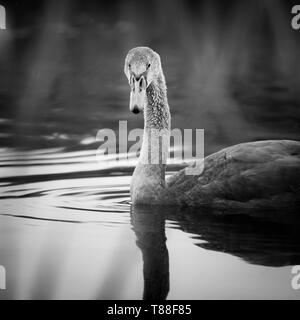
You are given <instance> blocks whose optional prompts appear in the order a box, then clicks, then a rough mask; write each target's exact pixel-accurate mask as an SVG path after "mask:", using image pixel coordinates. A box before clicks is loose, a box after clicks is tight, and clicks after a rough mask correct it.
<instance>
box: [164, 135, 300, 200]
mask: <svg viewBox="0 0 300 320" xmlns="http://www.w3.org/2000/svg"><path fill="white" fill-rule="evenodd" d="M187 172H188V171H187V168H184V169H182V170H181V171H179V172H178V173H176V174H175V175H174V176H171V177H170V178H169V179H168V180H167V181H166V187H167V190H168V194H170V195H172V198H173V199H175V200H176V202H178V203H181V204H187V205H189V206H190V205H195V206H198V205H214V204H216V205H220V206H222V205H228V204H230V205H232V204H233V203H235V204H237V205H241V206H243V205H249V203H251V202H252V203H254V202H256V203H260V204H261V205H266V204H267V203H269V204H270V203H277V202H276V201H275V198H276V199H277V200H278V199H279V200H280V199H283V198H285V199H286V200H287V201H290V200H293V201H294V200H295V199H296V197H295V196H297V199H299V190H300V142H298V141H290V140H267V141H258V142H249V143H242V144H238V145H234V146H231V147H228V148H226V149H223V150H220V151H218V152H216V153H214V154H212V155H210V156H208V157H206V158H205V159H204V169H203V171H202V172H201V173H200V174H198V175H188V174H187ZM274 201H275V202H274ZM297 201H298V200H297Z"/></svg>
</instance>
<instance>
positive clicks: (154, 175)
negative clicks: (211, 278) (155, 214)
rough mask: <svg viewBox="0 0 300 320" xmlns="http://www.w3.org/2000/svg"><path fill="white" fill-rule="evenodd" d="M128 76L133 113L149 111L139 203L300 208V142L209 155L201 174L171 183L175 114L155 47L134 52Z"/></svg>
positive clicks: (135, 196)
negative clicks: (169, 169) (169, 163)
mask: <svg viewBox="0 0 300 320" xmlns="http://www.w3.org/2000/svg"><path fill="white" fill-rule="evenodd" d="M124 72H125V75H126V77H127V79H128V82H129V85H130V87H131V92H130V110H131V111H132V112H133V113H139V112H141V111H143V112H144V135H143V143H142V148H141V153H140V157H139V162H138V164H137V166H136V168H135V170H134V173H133V176H132V180H131V186H130V192H131V199H132V203H133V204H134V205H137V204H146V205H150V204H151V205H152V204H160V205H162V204H168V205H187V206H203V205H204V206H209V207H217V208H228V207H229V208H238V209H240V208H247V209H249V208H250V209H253V208H260V209H261V208H269V207H270V208H274V207H277V208H279V207H281V208H282V207H287V206H288V207H291V206H293V205H297V206H298V205H299V204H300V200H299V193H300V192H299V191H300V142H298V141H289V140H268V141H257V142H249V143H241V144H238V145H234V146H231V147H228V148H226V149H223V150H221V151H219V152H216V153H214V154H212V155H210V156H208V157H206V158H205V160H204V170H203V172H201V173H200V174H196V175H190V174H187V169H183V170H181V171H179V172H178V173H176V174H175V175H174V176H172V177H171V178H170V179H169V180H168V181H167V182H165V170H166V161H167V157H168V151H169V137H170V127H171V116H170V111H169V105H168V99H167V88H166V83H165V77H164V74H163V71H162V67H161V61H160V57H159V55H158V54H157V53H156V52H154V51H153V50H152V49H150V48H147V47H137V48H134V49H132V50H130V51H129V53H128V54H127V56H126V59H125V67H124ZM189 172H190V170H189Z"/></svg>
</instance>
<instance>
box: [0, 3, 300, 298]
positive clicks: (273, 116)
mask: <svg viewBox="0 0 300 320" xmlns="http://www.w3.org/2000/svg"><path fill="white" fill-rule="evenodd" d="M0 4H1V5H3V6H5V8H6V13H7V29H6V30H0V264H1V265H3V266H5V268H6V270H7V290H6V291H3V290H2V291H1V292H0V300H1V299H9V298H13V299H24V298H25V299H34V298H38V299H49V298H56V299H66V298H67V299H68V298H72V299H74V298H84V299H86V298H93V299H94V298H97V299H100V298H101V299H111V298H113V299H131V298H135V299H141V298H142V296H143V290H145V291H144V296H147V295H146V293H145V292H146V291H147V290H149V288H150V287H151V285H152V284H153V285H154V287H153V288H154V289H155V290H156V289H157V287H156V284H157V283H162V284H163V285H164V287H163V288H162V289H163V296H166V295H167V294H168V298H170V299H189V298H190V299H202V298H205V299H207V298H221V299H224V298H225V299H228V298H229V299H230V298H248V299H249V298H250V299H252V298H258V299H261V298H270V299H275V298H290V299H291V298H293V299H299V292H297V291H295V290H293V289H292V287H291V267H290V266H291V265H294V264H299V248H300V244H299V222H298V223H295V222H294V220H289V219H287V215H286V212H285V213H284V215H282V216H281V217H282V219H279V222H276V223H274V225H273V224H270V222H266V224H261V223H262V221H260V220H259V221H258V223H257V222H256V220H255V219H250V220H249V219H246V218H245V219H243V218H238V219H237V220H234V219H233V218H230V219H229V220H227V219H226V218H225V219H223V220H222V219H219V218H218V216H220V217H221V215H218V214H217V215H216V217H217V218H216V220H215V218H214V215H213V214H212V212H208V213H207V218H206V216H205V211H203V210H202V209H199V210H198V211H197V210H196V212H194V214H192V213H191V212H187V211H184V210H183V209H182V210H181V209H178V210H177V211H176V210H174V209H173V208H170V209H169V210H167V209H166V208H165V209H164V210H161V211H160V209H158V212H157V213H155V210H154V209H152V208H151V207H150V208H149V209H148V210H145V212H139V211H138V210H137V211H132V208H131V206H130V204H131V203H130V192H129V184H130V179H131V172H132V170H133V167H134V164H135V161H136V159H129V160H130V161H128V162H126V161H125V162H124V161H123V162H122V161H120V162H119V163H117V164H111V163H109V161H108V160H109V159H108V160H107V159H106V158H105V156H103V157H98V158H97V159H96V157H95V154H96V150H97V149H98V147H99V146H100V145H101V142H99V141H96V134H97V131H98V130H100V129H104V128H111V129H115V130H116V131H118V126H119V121H120V120H127V121H128V130H130V129H132V128H143V117H142V116H141V115H139V116H136V115H134V114H132V113H130V112H129V85H128V82H127V79H126V77H125V75H124V73H123V65H124V59H125V56H126V54H127V52H128V50H130V49H131V48H132V47H135V46H150V47H151V48H153V49H154V50H155V51H157V52H158V53H159V54H160V56H161V60H162V65H163V69H164V73H165V76H166V80H167V85H168V98H169V104H170V108H171V113H172V127H173V128H180V129H195V128H198V129H204V141H205V154H206V155H207V154H210V153H212V152H214V151H217V150H219V149H221V148H223V147H227V146H229V145H232V144H235V143H239V142H245V141H253V140H261V139H297V140H298V139H299V138H300V130H299V129H300V128H299V123H300V121H299V120H300V111H299V107H300V96H299V92H300V63H299V62H300V61H299V60H298V61H297V58H298V59H299V57H300V41H299V40H300V39H299V38H300V30H298V31H296V30H293V29H292V27H291V20H292V17H293V15H292V14H291V10H292V7H293V5H294V4H295V3H294V2H293V1H287V0H257V1H255V0H252V1H248V0H238V1H237V0H236V1H229V0H227V1H214V0H212V1H208V0H199V1H191V0H147V1H145V0H126V1H125V0H109V1H101V0H97V1H96V0H95V1H89V0H84V1H83V0H65V1H62V0H59V1H58V0H48V1H43V0H35V1H30V0H28V1H14V0H0ZM122 136H123V133H122ZM194 142H195V141H194ZM128 147H130V144H128ZM126 156H127V155H126V154H125V155H124V154H123V155H122V158H121V160H124V158H126ZM172 165H173V164H172ZM172 165H171V166H170V167H169V168H168V169H169V170H168V174H169V173H171V172H170V171H172V170H173V171H174V170H175V166H172ZM176 169H177V168H176ZM148 211H149V212H148ZM275 217H276V215H275ZM166 237H167V242H166ZM182 257H184V259H183V258H182ZM169 258H170V259H169ZM119 266H122V268H121V270H120V268H119ZM143 270H144V274H143ZM154 271H155V272H154ZM149 276H151V277H152V278H151V277H150V278H151V279H156V280H153V281H152V280H151V281H149V279H150V278H149ZM144 278H145V279H144ZM147 279H148V280H147ZM157 279H158V280H159V281H157ZM144 280H145V281H146V280H147V282H145V283H144ZM153 288H150V289H151V290H153ZM167 291H169V293H168V292H167ZM151 292H152V291H151Z"/></svg>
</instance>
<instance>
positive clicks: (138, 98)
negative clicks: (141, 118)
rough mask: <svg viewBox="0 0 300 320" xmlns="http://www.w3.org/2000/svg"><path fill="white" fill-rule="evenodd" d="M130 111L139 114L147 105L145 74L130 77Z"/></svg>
mask: <svg viewBox="0 0 300 320" xmlns="http://www.w3.org/2000/svg"><path fill="white" fill-rule="evenodd" d="M130 87H131V92H130V106H129V108H130V111H131V112H133V113H135V114H137V113H139V112H141V111H143V109H144V108H145V106H146V102H147V95H146V88H147V81H146V79H145V77H144V76H141V77H135V76H134V75H132V76H131V78H130Z"/></svg>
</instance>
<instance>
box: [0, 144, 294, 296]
mask: <svg viewBox="0 0 300 320" xmlns="http://www.w3.org/2000/svg"><path fill="white" fill-rule="evenodd" d="M51 159H52V160H51ZM0 161H1V176H2V178H1V180H0V183H1V187H0V189H1V196H0V208H1V209H0V261H1V264H2V265H4V266H5V268H6V270H7V290H6V291H1V293H0V294H1V299H8V298H14V299H78V298H80V299H142V298H144V299H153V298H161V299H165V298H166V299H211V298H212V299H235V298H242V299H249V298H250V299H252V298H255V299H263V298H270V299H278V298H283V299H286V298H289V299H298V298H299V292H297V291H295V290H293V289H292V287H291V280H292V274H291V267H292V266H293V265H296V264H299V263H300V240H299V236H298V235H299V230H300V228H299V221H297V219H295V218H293V216H291V217H288V216H286V215H284V214H279V215H278V213H277V215H276V214H275V213H274V215H273V214H272V213H271V214H270V213H268V214H267V215H266V217H265V218H263V217H261V215H260V214H259V216H260V218H257V217H251V216H245V215H238V216H235V215H234V212H230V214H228V213H224V212H212V211H210V210H207V209H206V210H205V209H194V210H192V209H180V208H172V207H169V208H166V207H157V208H151V207H150V208H149V207H148V208H147V207H140V208H136V207H135V208H134V207H131V204H130V195H129V183H130V174H131V170H132V167H130V166H128V168H127V169H128V172H126V170H124V168H123V167H122V168H121V167H119V168H118V167H115V168H110V169H109V170H108V171H107V170H105V162H103V163H102V164H101V166H100V168H99V163H97V161H96V158H95V151H93V150H90V151H84V152H80V151H77V152H65V151H64V150H62V149H59V148H57V149H49V150H47V149H44V150H35V151H16V150H7V149H6V150H5V152H2V155H1V159H0ZM74 163H76V168H77V170H75V168H74ZM78 168H80V170H79V169H78ZM101 168H102V169H101ZM254 215H255V213H254ZM270 216H274V219H271V220H270ZM275 217H277V218H275Z"/></svg>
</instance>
